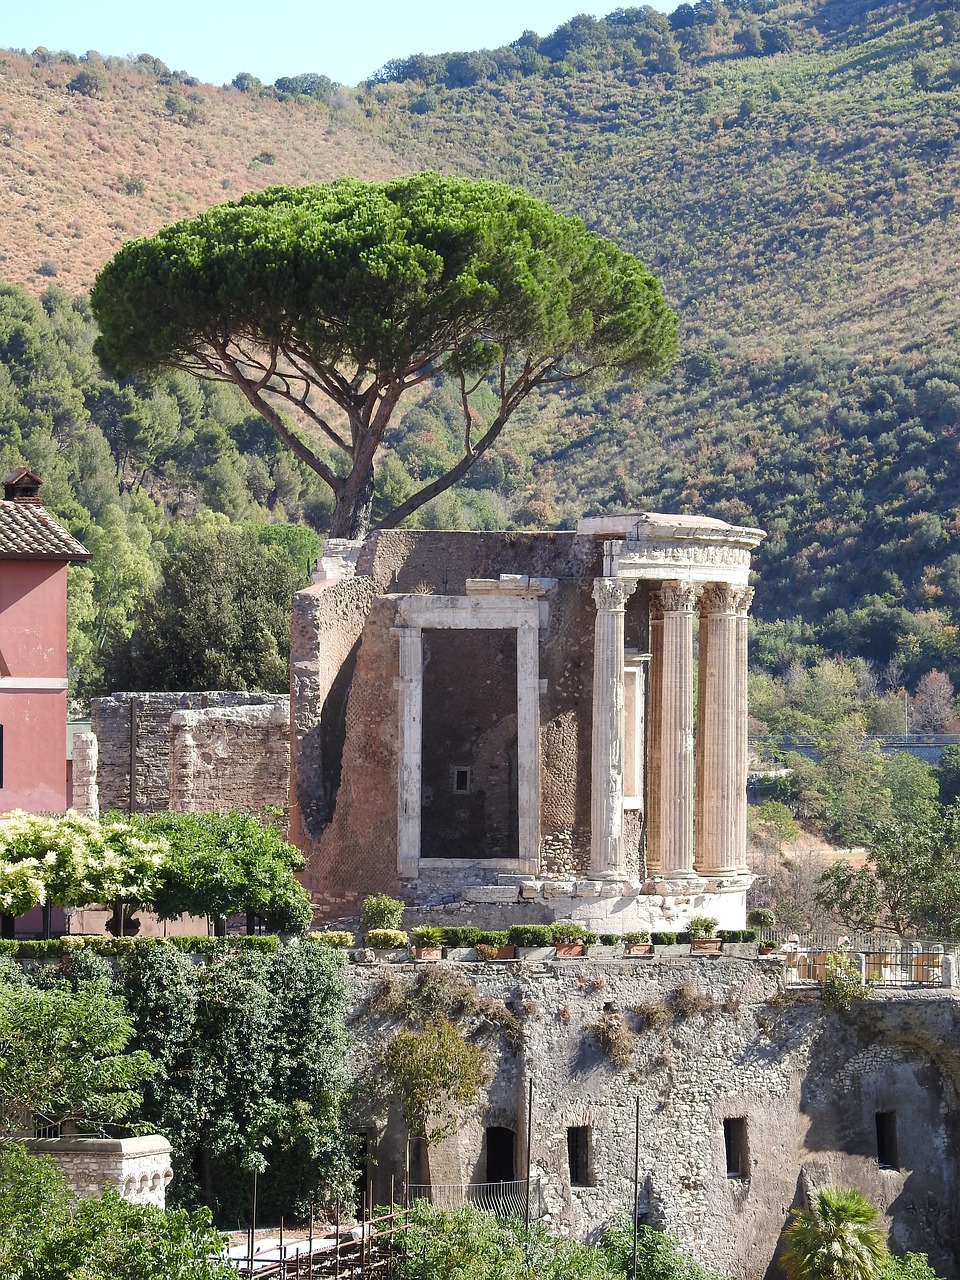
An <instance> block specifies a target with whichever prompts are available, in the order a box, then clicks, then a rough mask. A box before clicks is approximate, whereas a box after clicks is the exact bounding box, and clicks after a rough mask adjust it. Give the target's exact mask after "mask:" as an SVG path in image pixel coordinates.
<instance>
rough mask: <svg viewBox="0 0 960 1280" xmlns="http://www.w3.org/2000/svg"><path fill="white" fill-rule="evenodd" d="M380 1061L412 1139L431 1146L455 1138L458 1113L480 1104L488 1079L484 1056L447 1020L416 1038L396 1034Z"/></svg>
mask: <svg viewBox="0 0 960 1280" xmlns="http://www.w3.org/2000/svg"><path fill="white" fill-rule="evenodd" d="M381 1061H382V1068H383V1074H384V1076H385V1077H386V1079H387V1080H389V1081H390V1083H391V1085H392V1087H393V1091H394V1094H395V1096H396V1098H397V1100H398V1101H399V1103H400V1106H401V1108H402V1110H403V1120H404V1124H405V1125H406V1126H407V1131H408V1133H410V1134H411V1135H412V1136H417V1137H422V1138H425V1139H426V1140H427V1142H439V1141H441V1139H443V1138H445V1137H447V1136H448V1135H449V1134H451V1133H453V1131H454V1130H455V1129H456V1128H457V1126H458V1124H459V1116H458V1115H457V1113H456V1110H455V1108H458V1107H459V1108H462V1107H466V1106H470V1105H471V1104H473V1103H475V1102H476V1099H477V1095H478V1094H479V1092H480V1086H481V1085H482V1084H483V1082H484V1080H485V1079H486V1075H487V1063H486V1059H485V1057H484V1055H483V1052H482V1051H481V1050H480V1049H479V1048H478V1047H477V1046H476V1045H475V1044H471V1043H470V1041H468V1040H465V1039H464V1038H463V1036H462V1035H461V1034H460V1032H459V1031H458V1030H457V1028H456V1027H455V1026H454V1025H453V1023H452V1022H449V1021H448V1020H447V1019H446V1018H443V1017H441V1018H438V1019H436V1021H434V1022H430V1023H427V1024H425V1025H423V1026H420V1027H418V1028H417V1030H416V1031H415V1032H414V1031H398V1032H397V1034H396V1035H395V1036H394V1038H393V1039H392V1040H391V1041H390V1043H389V1044H388V1045H387V1047H386V1049H385V1050H384V1052H383V1057H382V1060H381Z"/></svg>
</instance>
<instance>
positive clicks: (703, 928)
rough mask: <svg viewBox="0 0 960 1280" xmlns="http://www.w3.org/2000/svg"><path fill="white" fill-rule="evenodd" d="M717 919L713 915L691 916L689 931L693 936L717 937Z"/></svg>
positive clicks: (688, 923) (688, 925) (688, 924)
mask: <svg viewBox="0 0 960 1280" xmlns="http://www.w3.org/2000/svg"><path fill="white" fill-rule="evenodd" d="M716 928H717V921H716V920H714V918H713V916H691V917H690V919H689V920H688V922H687V932H688V933H689V935H690V937H691V938H713V937H716Z"/></svg>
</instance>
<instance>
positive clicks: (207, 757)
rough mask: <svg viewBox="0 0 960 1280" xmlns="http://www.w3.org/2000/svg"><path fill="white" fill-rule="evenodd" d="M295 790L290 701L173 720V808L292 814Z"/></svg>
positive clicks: (189, 713)
mask: <svg viewBox="0 0 960 1280" xmlns="http://www.w3.org/2000/svg"><path fill="white" fill-rule="evenodd" d="M289 786H290V700H289V698H280V699H278V701H276V702H275V703H273V704H267V705H262V706H248V707H209V708H207V709H206V710H204V711H175V712H174V713H173V715H172V716H171V717H170V808H171V809H172V810H174V812H176V813H210V812H211V811H220V812H228V811H229V810H231V809H242V810H249V809H252V808H257V809H265V808H272V809H281V810H283V811H286V808H287V797H288V793H289Z"/></svg>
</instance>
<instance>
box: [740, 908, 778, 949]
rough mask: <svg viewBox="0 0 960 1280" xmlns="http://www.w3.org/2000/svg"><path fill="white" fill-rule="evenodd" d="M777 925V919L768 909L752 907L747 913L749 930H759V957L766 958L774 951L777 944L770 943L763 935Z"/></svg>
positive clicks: (770, 909)
mask: <svg viewBox="0 0 960 1280" xmlns="http://www.w3.org/2000/svg"><path fill="white" fill-rule="evenodd" d="M776 923H777V917H776V915H775V914H774V912H773V910H772V908H770V907H754V908H753V909H752V910H751V911H748V912H747V924H748V925H749V926H750V927H751V929H759V930H760V947H759V951H760V955H762V956H768V955H769V954H770V952H771V951H776V949H777V944H776V943H775V942H771V941H770V940H769V939H768V938H765V937H764V936H763V935H764V933H765V932H766V931H767V930H768V929H773V928H774V927H775V925H776Z"/></svg>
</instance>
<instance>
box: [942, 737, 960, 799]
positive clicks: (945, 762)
mask: <svg viewBox="0 0 960 1280" xmlns="http://www.w3.org/2000/svg"><path fill="white" fill-rule="evenodd" d="M937 777H938V779H939V785H940V803H941V804H954V803H956V801H957V800H960V743H956V742H954V743H950V744H949V746H946V747H944V749H943V755H942V756H941V757H940V763H939V765H938V766H937Z"/></svg>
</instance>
